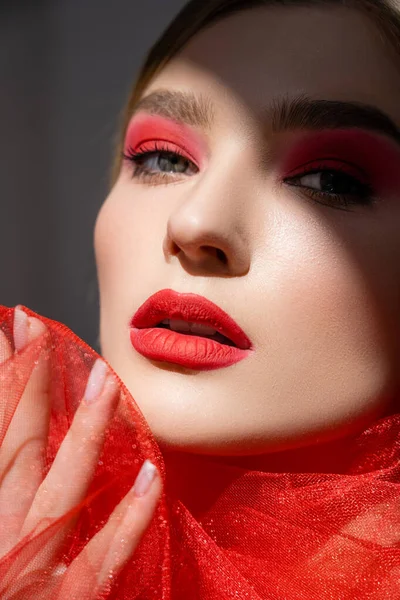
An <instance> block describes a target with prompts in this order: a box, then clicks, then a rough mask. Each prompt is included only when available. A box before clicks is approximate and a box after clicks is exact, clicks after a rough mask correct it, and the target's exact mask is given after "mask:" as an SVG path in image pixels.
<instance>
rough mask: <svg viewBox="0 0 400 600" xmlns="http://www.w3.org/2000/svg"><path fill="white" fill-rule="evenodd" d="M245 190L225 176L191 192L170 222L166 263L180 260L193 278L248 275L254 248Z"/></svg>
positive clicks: (200, 183) (198, 185) (198, 184)
mask: <svg viewBox="0 0 400 600" xmlns="http://www.w3.org/2000/svg"><path fill="white" fill-rule="evenodd" d="M242 183H243V182H242ZM243 187H244V186H243V185H240V186H237V185H235V182H234V181H233V178H230V177H229V175H227V174H225V176H224V178H223V180H222V179H221V178H219V180H217V178H216V177H213V176H211V175H210V176H209V177H208V178H207V177H205V178H204V179H203V180H199V181H198V182H196V184H195V185H193V186H192V187H191V188H189V189H188V192H187V195H184V197H183V199H182V201H181V202H180V203H179V204H178V206H177V207H175V210H174V211H173V212H172V214H171V215H170V217H169V219H168V222H167V231H166V235H165V238H164V242H163V250H164V256H165V257H166V260H167V261H168V262H170V261H171V260H172V257H177V258H178V259H179V260H180V262H181V264H182V266H183V267H184V268H185V269H186V271H187V272H189V273H191V274H193V275H205V276H206V275H224V276H236V277H237V276H241V275H245V274H246V273H247V272H248V271H249V269H250V263H251V248H250V235H249V233H250V232H249V222H248V216H247V214H248V213H247V212H246V210H245V208H244V207H245V205H246V201H245V200H246V199H245V197H244V195H243Z"/></svg>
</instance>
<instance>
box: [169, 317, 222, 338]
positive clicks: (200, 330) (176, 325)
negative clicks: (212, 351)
mask: <svg viewBox="0 0 400 600" xmlns="http://www.w3.org/2000/svg"><path fill="white" fill-rule="evenodd" d="M161 322H162V324H163V325H169V327H170V329H172V331H181V332H185V333H188V332H189V331H190V332H191V333H195V334H197V335H215V334H216V333H217V330H216V329H213V328H212V327H208V326H207V325H201V324H200V323H190V322H189V323H188V322H187V321H181V320H179V319H164V321H161Z"/></svg>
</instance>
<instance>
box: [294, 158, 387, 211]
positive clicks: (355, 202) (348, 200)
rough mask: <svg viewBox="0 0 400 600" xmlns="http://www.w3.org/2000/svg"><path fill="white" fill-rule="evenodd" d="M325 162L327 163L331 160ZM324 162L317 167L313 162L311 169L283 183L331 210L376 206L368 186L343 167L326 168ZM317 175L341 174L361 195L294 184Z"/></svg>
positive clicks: (373, 193)
mask: <svg viewBox="0 0 400 600" xmlns="http://www.w3.org/2000/svg"><path fill="white" fill-rule="evenodd" d="M325 160H326V162H328V161H329V160H332V159H325ZM326 162H322V163H320V164H319V165H317V164H315V162H313V167H312V168H306V167H304V169H303V171H300V172H299V173H296V175H293V176H291V177H286V178H285V179H284V180H283V181H284V183H286V184H287V185H290V186H292V187H298V188H300V189H302V190H303V192H304V193H307V195H308V196H310V198H311V199H313V200H315V201H316V202H319V203H321V204H324V205H329V206H331V207H332V208H337V209H339V210H349V207H352V206H361V207H362V208H368V207H372V206H374V205H375V204H376V201H377V198H376V194H375V191H374V189H373V187H372V186H371V185H370V184H368V183H365V182H362V181H360V180H359V179H358V178H357V177H356V176H354V175H351V174H350V173H349V172H348V170H347V169H346V168H345V167H344V166H340V165H338V164H336V165H335V166H334V167H328V166H327V164H326ZM353 168H354V166H353ZM319 173H334V174H336V175H337V174H343V175H345V176H346V177H348V178H349V179H350V180H352V181H353V182H355V183H356V184H357V185H358V186H359V188H360V190H361V194H335V193H333V192H323V191H318V190H315V189H313V188H310V187H307V186H304V185H298V184H296V183H294V182H295V181H296V180H299V179H301V178H302V177H305V176H306V175H315V174H319Z"/></svg>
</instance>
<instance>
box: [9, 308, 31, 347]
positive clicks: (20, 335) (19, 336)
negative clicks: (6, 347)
mask: <svg viewBox="0 0 400 600" xmlns="http://www.w3.org/2000/svg"><path fill="white" fill-rule="evenodd" d="M28 324H29V317H28V315H27V314H26V312H24V311H23V310H21V309H20V308H19V306H16V307H15V309H14V326H13V330H14V331H13V334H14V346H15V350H16V351H17V352H19V351H20V350H22V349H23V348H24V347H25V346H26V344H27V343H28Z"/></svg>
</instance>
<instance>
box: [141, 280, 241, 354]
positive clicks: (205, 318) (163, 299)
mask: <svg viewBox="0 0 400 600" xmlns="http://www.w3.org/2000/svg"><path fill="white" fill-rule="evenodd" d="M164 319H179V320H182V321H187V322H191V323H200V324H203V325H208V326H209V327H212V328H213V329H216V330H217V331H218V332H219V333H221V334H222V335H224V336H225V337H227V338H229V339H230V340H231V341H232V342H233V343H234V344H235V345H236V346H237V347H238V348H241V349H242V350H248V349H249V348H251V342H250V340H249V338H248V337H247V335H246V334H245V333H244V331H243V330H242V329H241V327H239V325H238V324H237V323H236V322H235V321H234V320H233V319H232V317H230V316H229V315H228V314H227V313H226V312H225V311H223V310H222V309H221V308H219V306H217V305H216V304H214V303H213V302H211V301H210V300H207V298H204V297H203V296H198V295H197V294H181V293H178V292H175V291H174V290H169V289H168V290H160V291H159V292H156V293H155V294H153V295H152V296H150V297H149V298H148V299H147V300H146V301H145V302H144V303H143V304H142V305H141V306H140V307H139V308H138V310H137V311H136V313H135V314H134V316H133V317H132V319H131V322H130V326H131V327H135V328H136V329H144V328H149V327H154V326H156V325H158V324H159V323H161V321H163V320H164Z"/></svg>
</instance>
